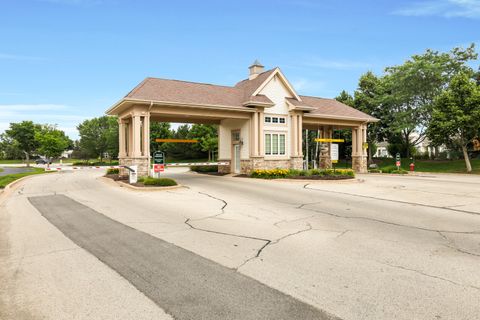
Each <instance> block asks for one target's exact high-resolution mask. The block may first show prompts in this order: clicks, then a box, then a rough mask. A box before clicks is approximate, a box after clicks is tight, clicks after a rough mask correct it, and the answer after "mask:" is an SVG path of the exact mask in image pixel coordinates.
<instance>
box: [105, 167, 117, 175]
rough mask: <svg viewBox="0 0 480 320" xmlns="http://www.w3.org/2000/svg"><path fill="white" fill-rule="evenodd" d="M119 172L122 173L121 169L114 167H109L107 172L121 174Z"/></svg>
mask: <svg viewBox="0 0 480 320" xmlns="http://www.w3.org/2000/svg"><path fill="white" fill-rule="evenodd" d="M119 173H120V169H113V168H110V169H107V174H119Z"/></svg>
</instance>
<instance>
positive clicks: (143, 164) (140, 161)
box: [118, 158, 149, 177]
mask: <svg viewBox="0 0 480 320" xmlns="http://www.w3.org/2000/svg"><path fill="white" fill-rule="evenodd" d="M118 163H119V165H121V166H134V165H136V166H138V176H139V177H140V176H148V171H149V165H148V158H120V159H118ZM128 172H129V171H128V170H127V169H124V168H120V174H121V175H128Z"/></svg>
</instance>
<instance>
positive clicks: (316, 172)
mask: <svg viewBox="0 0 480 320" xmlns="http://www.w3.org/2000/svg"><path fill="white" fill-rule="evenodd" d="M250 176H251V177H252V178H261V179H278V178H292V177H293V178H294V177H323V176H333V177H336V176H348V177H355V172H353V170H351V169H335V170H333V169H326V170H321V169H311V170H295V169H290V170H287V169H270V170H266V169H258V170H253V171H252V173H251V174H250Z"/></svg>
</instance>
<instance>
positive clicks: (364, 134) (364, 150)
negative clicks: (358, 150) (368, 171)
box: [362, 124, 367, 156]
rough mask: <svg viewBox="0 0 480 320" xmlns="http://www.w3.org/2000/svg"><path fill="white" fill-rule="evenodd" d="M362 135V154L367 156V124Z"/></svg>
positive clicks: (363, 127)
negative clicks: (365, 144) (364, 145)
mask: <svg viewBox="0 0 480 320" xmlns="http://www.w3.org/2000/svg"><path fill="white" fill-rule="evenodd" d="M362 133H363V135H362V138H363V139H362V140H363V141H362V154H363V155H364V156H367V149H366V148H364V147H363V144H364V143H366V142H367V125H366V124H364V125H363V126H362Z"/></svg>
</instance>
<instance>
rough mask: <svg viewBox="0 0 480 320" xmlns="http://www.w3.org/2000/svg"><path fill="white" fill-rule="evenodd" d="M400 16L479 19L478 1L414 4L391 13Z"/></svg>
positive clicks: (479, 2)
mask: <svg viewBox="0 0 480 320" xmlns="http://www.w3.org/2000/svg"><path fill="white" fill-rule="evenodd" d="M393 13H394V14H397V15H402V16H415V17H421V16H439V17H445V18H455V17H462V18H472V19H475V18H480V0H436V1H421V2H414V3H412V4H411V5H409V6H406V7H403V8H400V9H398V10H395V11H394V12H393Z"/></svg>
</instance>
